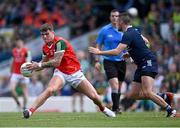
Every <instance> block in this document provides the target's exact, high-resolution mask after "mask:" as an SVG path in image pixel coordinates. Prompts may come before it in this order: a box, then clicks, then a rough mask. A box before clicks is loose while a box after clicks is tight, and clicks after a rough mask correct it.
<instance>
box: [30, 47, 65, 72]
mask: <svg viewBox="0 0 180 128" xmlns="http://www.w3.org/2000/svg"><path fill="white" fill-rule="evenodd" d="M63 55H64V50H62V51H58V52H56V53H55V55H54V58H53V59H51V60H48V61H46V60H47V58H46V57H43V59H42V61H40V62H39V63H38V62H32V64H29V65H27V68H28V69H29V70H36V71H39V70H42V69H44V68H50V67H58V66H59V65H60V63H61V60H62V58H63Z"/></svg>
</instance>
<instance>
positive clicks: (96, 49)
mask: <svg viewBox="0 0 180 128" xmlns="http://www.w3.org/2000/svg"><path fill="white" fill-rule="evenodd" d="M88 51H89V52H90V53H94V54H97V55H98V54H99V53H100V50H99V49H98V48H94V47H89V48H88Z"/></svg>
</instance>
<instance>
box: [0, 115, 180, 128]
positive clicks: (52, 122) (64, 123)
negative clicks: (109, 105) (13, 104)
mask: <svg viewBox="0 0 180 128" xmlns="http://www.w3.org/2000/svg"><path fill="white" fill-rule="evenodd" d="M0 127H78V128H79V127H109V128H110V127H171V128H172V127H180V118H166V117H165V112H139V113H137V112H129V113H128V112H124V113H123V114H121V115H117V117H116V118H108V117H106V116H105V115H103V114H102V113H100V112H98V113H43V112H37V113H35V114H34V115H33V116H32V117H31V118H30V119H23V118H22V113H0Z"/></svg>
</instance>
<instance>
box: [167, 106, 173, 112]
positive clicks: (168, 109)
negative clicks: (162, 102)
mask: <svg viewBox="0 0 180 128" xmlns="http://www.w3.org/2000/svg"><path fill="white" fill-rule="evenodd" d="M165 108H166V111H167V112H168V113H171V112H172V111H173V109H172V108H171V106H170V105H167V106H166V107H165Z"/></svg>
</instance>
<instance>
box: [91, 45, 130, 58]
mask: <svg viewBox="0 0 180 128" xmlns="http://www.w3.org/2000/svg"><path fill="white" fill-rule="evenodd" d="M126 47H127V45H126V44H122V43H120V44H119V45H118V47H117V48H115V49H112V50H107V51H101V50H99V49H98V48H94V47H89V48H88V50H89V52H90V53H94V54H96V55H115V56H117V55H119V54H120V53H121V52H122V51H123V50H124V49H125V48H126Z"/></svg>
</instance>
